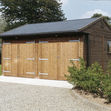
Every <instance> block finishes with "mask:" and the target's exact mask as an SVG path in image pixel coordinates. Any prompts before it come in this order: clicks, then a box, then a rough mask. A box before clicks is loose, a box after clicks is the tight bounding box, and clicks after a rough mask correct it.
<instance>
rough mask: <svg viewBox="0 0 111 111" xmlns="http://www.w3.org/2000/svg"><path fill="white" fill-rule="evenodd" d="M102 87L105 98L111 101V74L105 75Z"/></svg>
mask: <svg viewBox="0 0 111 111" xmlns="http://www.w3.org/2000/svg"><path fill="white" fill-rule="evenodd" d="M103 88H104V95H105V97H106V99H107V100H108V101H109V102H111V75H106V78H105V79H104V84H103Z"/></svg>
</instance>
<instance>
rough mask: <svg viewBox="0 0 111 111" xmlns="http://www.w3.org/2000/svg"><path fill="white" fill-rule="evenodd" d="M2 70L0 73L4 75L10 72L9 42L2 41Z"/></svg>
mask: <svg viewBox="0 0 111 111" xmlns="http://www.w3.org/2000/svg"><path fill="white" fill-rule="evenodd" d="M3 49H4V50H3V58H2V59H3V68H2V69H3V70H2V73H3V74H4V75H5V76H8V75H10V74H11V44H10V43H3Z"/></svg>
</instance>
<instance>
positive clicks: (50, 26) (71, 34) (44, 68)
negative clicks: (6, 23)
mask: <svg viewBox="0 0 111 111" xmlns="http://www.w3.org/2000/svg"><path fill="white" fill-rule="evenodd" d="M103 27H104V29H103ZM110 32H111V31H110V28H109V26H108V25H107V23H106V22H105V20H104V19H103V18H89V19H78V20H69V21H61V22H51V23H50V22H49V23H39V24H26V25H23V26H21V27H18V28H15V29H13V30H10V31H7V32H4V33H3V34H1V35H0V37H1V38H2V41H3V44H2V74H3V75H5V76H16V77H30V78H41V79H53V80H65V79H66V78H65V76H64V75H65V74H69V73H68V66H70V65H71V63H70V60H72V61H73V62H74V63H75V64H76V66H78V67H79V60H80V57H81V58H84V59H85V60H86V62H87V65H90V64H92V63H94V62H95V61H98V62H99V63H100V64H101V65H102V66H103V67H104V66H107V61H108V60H109V58H110V55H109V54H108V53H107V47H106V46H107V41H109V40H111V38H110V35H111V34H110ZM107 34H109V36H108V35H107ZM108 43H109V42H108ZM101 54H102V55H103V56H101ZM103 57H104V58H103ZM104 64H106V65H104Z"/></svg>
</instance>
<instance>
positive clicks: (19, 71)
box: [2, 41, 36, 77]
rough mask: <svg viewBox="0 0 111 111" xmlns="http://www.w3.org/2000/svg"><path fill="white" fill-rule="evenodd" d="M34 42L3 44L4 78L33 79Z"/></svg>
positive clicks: (34, 74)
mask: <svg viewBox="0 0 111 111" xmlns="http://www.w3.org/2000/svg"><path fill="white" fill-rule="evenodd" d="M35 57H36V56H35V42H34V41H28V42H26V41H8V42H5V41H4V42H3V53H2V66H3V67H2V70H3V71H2V72H3V74H4V75H5V76H19V77H35V76H36V69H35V68H36V65H35Z"/></svg>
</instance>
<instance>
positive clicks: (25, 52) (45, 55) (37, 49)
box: [3, 40, 83, 80]
mask: <svg viewBox="0 0 111 111" xmlns="http://www.w3.org/2000/svg"><path fill="white" fill-rule="evenodd" d="M80 49H81V50H83V49H82V48H80V41H79V40H70V41H67V42H48V41H39V43H35V41H28V42H25V41H22V42H21V41H19V43H14V42H12V43H9V42H5V43H3V74H4V75H10V76H19V77H38V78H41V79H55V80H57V79H59V80H65V79H66V78H65V77H64V75H65V74H68V66H70V65H71V63H70V60H72V61H74V62H75V63H76V65H78V62H79V57H80V56H81V55H80V52H82V51H81V50H80Z"/></svg>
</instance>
